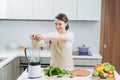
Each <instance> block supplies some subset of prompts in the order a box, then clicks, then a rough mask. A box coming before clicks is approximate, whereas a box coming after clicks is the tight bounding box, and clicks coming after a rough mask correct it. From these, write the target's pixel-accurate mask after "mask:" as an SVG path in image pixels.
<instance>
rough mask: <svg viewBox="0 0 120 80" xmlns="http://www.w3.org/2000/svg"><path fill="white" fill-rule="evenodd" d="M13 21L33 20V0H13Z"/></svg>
mask: <svg viewBox="0 0 120 80" xmlns="http://www.w3.org/2000/svg"><path fill="white" fill-rule="evenodd" d="M11 7H12V8H13V19H32V0H13V5H11Z"/></svg>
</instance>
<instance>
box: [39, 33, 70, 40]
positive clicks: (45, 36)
mask: <svg viewBox="0 0 120 80" xmlns="http://www.w3.org/2000/svg"><path fill="white" fill-rule="evenodd" d="M41 38H42V39H44V40H52V39H56V40H63V41H68V37H67V36H66V35H65V34H41Z"/></svg>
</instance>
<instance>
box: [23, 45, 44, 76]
mask: <svg viewBox="0 0 120 80" xmlns="http://www.w3.org/2000/svg"><path fill="white" fill-rule="evenodd" d="M40 51H41V49H40V48H30V47H27V48H25V49H24V52H25V56H26V59H27V60H28V62H29V63H28V77H29V78H40V77H41V76H42V73H41V65H40Z"/></svg>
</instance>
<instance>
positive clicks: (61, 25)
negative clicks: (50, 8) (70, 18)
mask: <svg viewBox="0 0 120 80" xmlns="http://www.w3.org/2000/svg"><path fill="white" fill-rule="evenodd" d="M66 25H67V23H65V22H64V21H61V20H58V19H55V27H56V29H57V31H58V33H65V32H66V30H65V27H66Z"/></svg>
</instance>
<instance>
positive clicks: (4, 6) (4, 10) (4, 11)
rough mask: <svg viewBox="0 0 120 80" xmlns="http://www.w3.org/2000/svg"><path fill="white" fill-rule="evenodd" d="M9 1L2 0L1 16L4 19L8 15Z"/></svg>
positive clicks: (0, 2) (0, 1) (0, 6)
mask: <svg viewBox="0 0 120 80" xmlns="http://www.w3.org/2000/svg"><path fill="white" fill-rule="evenodd" d="M7 6H8V2H7V0H0V18H1V19H4V18H7V16H8V14H7V13H8V7H7Z"/></svg>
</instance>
